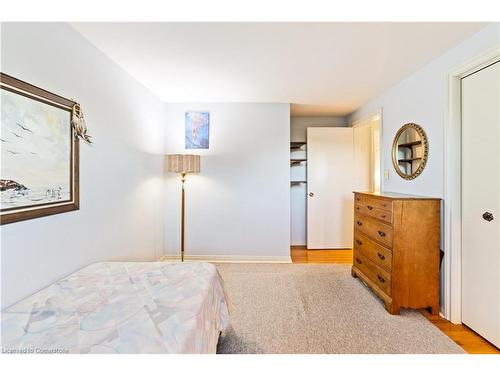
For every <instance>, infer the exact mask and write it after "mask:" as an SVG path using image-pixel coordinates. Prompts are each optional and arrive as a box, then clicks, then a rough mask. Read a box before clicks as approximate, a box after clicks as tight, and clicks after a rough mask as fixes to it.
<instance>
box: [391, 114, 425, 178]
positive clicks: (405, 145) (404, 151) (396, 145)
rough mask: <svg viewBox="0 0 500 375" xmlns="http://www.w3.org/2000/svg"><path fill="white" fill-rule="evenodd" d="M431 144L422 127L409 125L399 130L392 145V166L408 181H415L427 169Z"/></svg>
mask: <svg viewBox="0 0 500 375" xmlns="http://www.w3.org/2000/svg"><path fill="white" fill-rule="evenodd" d="M428 154H429V143H428V141H427V135H426V134H425V132H424V129H422V127H421V126H420V125H417V124H413V123H409V124H405V125H403V126H402V127H401V129H399V130H398V132H397V133H396V136H395V137H394V142H393V144H392V164H393V165H394V169H395V170H396V172H397V173H398V174H399V175H400V176H401V177H403V178H404V179H406V180H413V179H414V178H415V177H417V176H418V175H419V174H420V173H422V171H423V170H424V168H425V164H426V163H427V156H428Z"/></svg>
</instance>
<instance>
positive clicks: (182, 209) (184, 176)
mask: <svg viewBox="0 0 500 375" xmlns="http://www.w3.org/2000/svg"><path fill="white" fill-rule="evenodd" d="M181 181H182V193H181V262H184V221H185V219H184V218H185V214H184V202H185V192H184V184H185V182H186V173H181Z"/></svg>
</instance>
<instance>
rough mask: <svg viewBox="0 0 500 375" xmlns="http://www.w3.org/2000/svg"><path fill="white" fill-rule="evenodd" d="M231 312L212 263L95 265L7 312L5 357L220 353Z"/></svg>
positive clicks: (5, 317)
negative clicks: (28, 355) (218, 342)
mask: <svg viewBox="0 0 500 375" xmlns="http://www.w3.org/2000/svg"><path fill="white" fill-rule="evenodd" d="M227 324H228V312H227V306H226V302H225V298H224V292H223V288H222V285H221V280H220V277H219V274H218V272H217V270H216V268H215V266H214V265H212V264H209V263H169V262H104V263H95V264H91V265H89V266H87V267H85V268H83V269H81V270H79V271H77V272H75V273H73V274H71V275H69V276H68V277H66V278H64V279H62V280H60V281H58V282H56V283H54V284H52V285H50V286H49V287H47V288H45V289H43V290H41V291H40V292H37V293H35V294H34V295H32V296H30V297H28V298H26V299H24V300H23V301H21V302H19V303H17V304H15V305H13V306H11V307H9V308H7V309H6V310H4V311H3V312H2V317H1V328H2V333H1V336H2V343H1V345H2V352H3V353H19V352H20V353H215V352H216V347H217V340H218V337H219V332H220V331H222V330H224V329H225V328H226V326H227Z"/></svg>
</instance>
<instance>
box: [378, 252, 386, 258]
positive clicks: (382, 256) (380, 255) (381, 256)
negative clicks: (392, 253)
mask: <svg viewBox="0 0 500 375" xmlns="http://www.w3.org/2000/svg"><path fill="white" fill-rule="evenodd" d="M377 255H378V257H379V258H380V260H384V259H385V256H384V254H380V253H377Z"/></svg>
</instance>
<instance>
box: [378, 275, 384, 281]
mask: <svg viewBox="0 0 500 375" xmlns="http://www.w3.org/2000/svg"><path fill="white" fill-rule="evenodd" d="M377 278H378V279H379V280H380V282H381V283H385V279H384V278H383V277H382V276H380V275H377Z"/></svg>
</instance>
